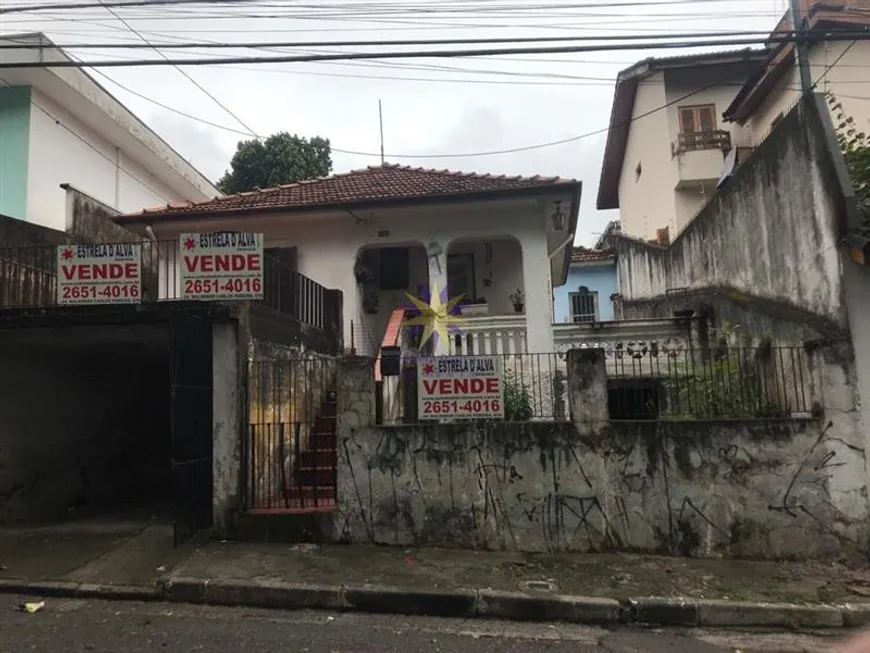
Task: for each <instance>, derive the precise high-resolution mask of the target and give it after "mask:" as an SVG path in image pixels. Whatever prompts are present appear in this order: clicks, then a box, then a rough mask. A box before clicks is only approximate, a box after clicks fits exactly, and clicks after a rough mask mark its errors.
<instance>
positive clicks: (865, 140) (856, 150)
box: [827, 94, 870, 216]
mask: <svg viewBox="0 0 870 653" xmlns="http://www.w3.org/2000/svg"><path fill="white" fill-rule="evenodd" d="M827 99H828V104H829V105H830V106H831V113H832V114H833V116H834V124H835V125H836V129H837V140H838V141H839V142H840V149H842V150H843V156H844V158H845V159H846V166H847V167H848V168H849V176H850V177H852V186H853V188H854V189H855V196H856V199H857V200H858V204H859V205H860V207H861V209H862V210H863V211H864V213H865V215H868V216H870V137H868V135H867V134H866V133H864V132H862V131H858V128H857V127H856V126H855V119H854V118H853V117H852V116H847V115H846V113H845V111H844V110H843V105H842V104H841V103H840V102H838V101H837V98H835V97H834V96H833V95H831V94H828V96H827Z"/></svg>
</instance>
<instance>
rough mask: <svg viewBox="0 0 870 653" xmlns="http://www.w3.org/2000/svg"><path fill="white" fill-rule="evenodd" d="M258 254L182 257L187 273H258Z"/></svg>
mask: <svg viewBox="0 0 870 653" xmlns="http://www.w3.org/2000/svg"><path fill="white" fill-rule="evenodd" d="M260 263H261V262H260V255H259V254H193V255H189V256H188V255H186V256H185V257H184V265H185V267H187V271H188V272H245V271H247V272H258V271H259V270H260Z"/></svg>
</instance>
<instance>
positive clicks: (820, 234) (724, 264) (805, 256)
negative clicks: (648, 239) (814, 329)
mask: <svg viewBox="0 0 870 653" xmlns="http://www.w3.org/2000/svg"><path fill="white" fill-rule="evenodd" d="M819 103H823V100H821V99H819V98H817V97H815V98H812V99H811V100H809V101H807V102H806V103H804V104H802V105H799V106H798V107H796V108H795V109H794V110H793V111H792V112H791V113H790V114H789V115H788V116H786V117H785V119H784V120H783V121H782V122H780V123H779V125H778V126H777V128H776V130H775V131H774V133H773V134H772V135H771V137H770V138H768V139H767V140H766V141H765V142H764V143H763V144H762V145H761V146H760V147H759V148H758V149H756V150H755V152H754V153H753V154H752V156H751V157H750V158H749V159H748V160H747V161H746V163H744V164H743V165H742V166H741V167H740V168H739V169H738V170H737V172H736V174H735V176H734V177H733V178H732V179H731V181H730V182H729V184H728V185H727V186H726V187H725V188H724V189H723V190H722V191H721V192H720V193H719V194H718V195H717V196H716V197H715V199H714V200H713V201H712V202H711V203H710V204H708V205H707V206H706V207H705V208H704V210H703V211H701V213H700V214H699V215H698V216H697V217H696V218H695V220H694V221H693V222H692V223H691V224H690V225H689V226H688V227H687V228H686V229H685V230H684V231H683V232H682V233H681V234H680V235H679V236H678V237H677V238H676V239H675V240H674V241H673V243H672V244H671V246H670V247H666V248H665V247H657V246H651V245H648V244H646V243H641V242H638V241H635V240H632V239H628V238H620V237H617V238H614V244H615V247H616V250H617V255H618V259H617V260H618V266H619V279H620V290H621V293H622V296H623V298H624V299H625V300H626V301H627V302H631V301H640V300H652V299H655V298H660V297H663V296H665V295H666V293H668V292H669V291H670V292H675V291H680V290H686V289H688V290H691V289H700V288H706V289H710V288H719V289H724V290H727V291H738V292H739V293H743V294H745V295H748V296H752V297H756V298H761V299H764V300H768V301H772V302H778V303H781V304H784V305H788V306H791V307H793V308H795V309H798V310H800V311H803V312H805V313H809V314H813V315H815V316H818V317H820V318H822V319H824V320H826V321H827V322H828V323H830V324H831V325H832V326H835V327H839V328H843V327H845V326H846V322H847V317H846V310H845V306H844V300H843V288H842V281H841V277H840V270H841V263H840V257H839V249H838V244H837V242H838V233H839V232H840V225H839V221H840V215H841V202H842V200H841V199H838V198H842V189H841V187H840V186H839V182H838V180H837V177H836V174H835V171H834V167H833V163H832V156H831V150H830V149H829V145H830V141H829V140H828V139H829V138H830V136H831V134H830V133H829V132H827V131H826V130H825V125H824V124H823V122H822V120H821V114H820V107H821V110H824V107H823V105H821V104H819Z"/></svg>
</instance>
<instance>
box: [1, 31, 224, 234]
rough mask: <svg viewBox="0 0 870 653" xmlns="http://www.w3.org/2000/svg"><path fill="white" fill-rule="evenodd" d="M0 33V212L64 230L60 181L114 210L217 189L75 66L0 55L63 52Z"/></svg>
mask: <svg viewBox="0 0 870 653" xmlns="http://www.w3.org/2000/svg"><path fill="white" fill-rule="evenodd" d="M0 43H2V44H3V46H4V48H3V49H0V214H3V215H7V216H10V217H14V218H19V219H22V220H27V221H28V222H33V223H36V224H40V225H43V226H46V227H51V228H54V229H59V230H64V229H65V227H66V220H67V215H66V212H67V201H66V191H65V190H64V189H62V188H61V184H64V185H67V184H68V185H69V186H72V187H74V188H75V189H77V190H79V191H81V192H84V193H85V194H87V195H90V196H91V197H93V198H94V199H96V200H99V201H100V202H102V203H103V204H106V205H107V206H109V207H112V208H114V209H116V210H118V211H119V212H122V213H124V212H130V211H136V210H139V209H141V208H142V207H143V206H153V205H155V204H161V203H163V204H165V203H167V202H172V201H181V200H191V201H201V200H205V199H209V198H213V197H215V196H217V195H220V192H219V191H218V190H217V188H215V186H214V185H213V184H212V183H211V182H210V181H209V180H208V179H206V178H205V177H204V176H203V175H202V174H201V173H200V172H199V171H197V170H196V169H195V168H194V167H193V166H191V165H190V164H189V163H187V161H185V160H184V158H183V157H182V156H181V155H180V154H178V153H177V152H176V151H175V150H173V149H172V147H170V146H169V145H168V144H167V143H166V142H165V141H163V140H162V139H161V138H160V137H159V136H158V135H157V134H156V133H154V132H153V131H152V130H151V129H149V128H148V126H147V125H145V123H143V122H142V121H141V120H139V119H138V118H137V117H136V116H135V115H133V113H131V112H130V111H129V110H128V109H127V108H125V107H124V106H123V105H122V104H121V103H120V102H118V101H117V100H116V99H115V98H114V97H112V95H111V94H109V93H108V91H106V90H105V89H104V88H103V87H102V86H100V84H98V83H97V82H96V81H95V80H94V79H93V78H92V77H90V76H89V75H88V74H87V73H86V72H85V71H83V70H82V69H80V68H46V67H32V68H9V67H8V66H7V65H6V64H9V63H13V62H45V63H48V62H52V61H70V59H69V57H68V56H67V55H66V54H65V53H64V52H63V51H62V50H60V49H59V48H57V47H56V46H55V45H54V44H53V43H52V42H51V41H50V40H48V39H47V38H46V37H45V36H44V35H42V34H22V35H14V36H6V37H3V38H2V39H0ZM18 45H20V46H23V47H21V48H18V47H9V46H18Z"/></svg>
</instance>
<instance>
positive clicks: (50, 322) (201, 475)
mask: <svg viewBox="0 0 870 653" xmlns="http://www.w3.org/2000/svg"><path fill="white" fill-rule="evenodd" d="M83 313H87V315H86V317H87V318H88V319H86V320H83V319H77V318H80V317H82V316H80V315H77V314H71V312H69V311H64V312H63V313H60V312H59V313H58V314H57V315H54V316H53V317H48V316H45V315H43V316H39V317H36V316H34V317H33V318H32V319H28V318H26V317H24V316H21V317H18V318H16V319H14V320H5V324H4V326H5V327H6V328H2V329H0V358H2V360H3V365H2V366H0V433H2V437H0V526H3V527H33V526H36V525H42V526H44V525H48V524H59V523H61V522H63V523H65V524H68V523H70V522H78V523H86V522H88V523H91V522H92V523H100V524H106V523H110V522H115V523H119V522H125V523H128V522H136V521H137V520H138V521H143V520H145V521H147V522H148V523H149V524H164V525H165V527H166V530H165V532H166V533H167V536H168V537H169V541H170V543H174V544H175V545H178V544H180V543H181V542H184V541H185V540H187V539H189V538H191V537H193V536H194V535H196V534H197V533H199V532H202V531H205V530H208V529H209V528H210V527H211V524H212V424H213V420H212V402H213V395H212V339H211V332H212V328H211V326H212V325H211V321H210V318H209V317H208V316H207V315H205V314H201V313H197V312H196V311H189V310H184V309H180V308H175V307H173V309H172V310H163V309H160V310H153V311H144V312H142V311H139V312H137V313H134V314H125V315H124V319H105V320H101V319H99V313H98V312H95V311H88V312H83ZM170 524H171V528H169V526H170ZM170 546H171V544H170Z"/></svg>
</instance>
